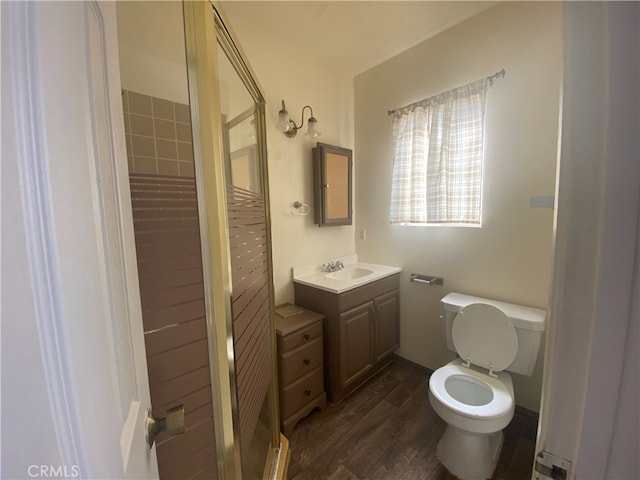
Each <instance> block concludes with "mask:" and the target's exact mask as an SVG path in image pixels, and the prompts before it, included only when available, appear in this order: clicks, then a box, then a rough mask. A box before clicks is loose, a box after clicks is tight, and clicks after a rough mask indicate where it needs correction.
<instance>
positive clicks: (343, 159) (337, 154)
mask: <svg viewBox="0 0 640 480" xmlns="http://www.w3.org/2000/svg"><path fill="white" fill-rule="evenodd" d="M352 175H353V153H352V151H351V150H350V149H348V148H343V147H337V146H335V145H328V144H326V143H318V144H317V146H316V147H315V148H314V149H313V214H314V223H316V224H318V226H319V227H331V226H339V225H351V223H352V203H353V201H352V198H353V192H352Z"/></svg>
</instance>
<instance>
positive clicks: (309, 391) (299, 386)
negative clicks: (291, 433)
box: [280, 367, 324, 418]
mask: <svg viewBox="0 0 640 480" xmlns="http://www.w3.org/2000/svg"><path fill="white" fill-rule="evenodd" d="M322 392H324V379H323V374H322V367H318V368H316V369H315V370H314V371H313V372H311V373H309V374H308V375H305V376H304V377H302V378H301V379H300V380H298V381H297V382H295V383H292V384H291V385H289V386H288V387H285V388H283V389H282V395H281V397H280V405H281V407H282V409H281V410H282V411H281V412H280V417H281V418H289V417H290V416H291V415H293V414H294V413H296V412H297V411H298V410H300V409H301V408H302V407H304V406H305V405H306V404H307V403H308V402H310V401H311V400H313V399H314V398H316V397H317V396H318V395H320V394H321V393H322Z"/></svg>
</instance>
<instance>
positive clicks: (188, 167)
mask: <svg viewBox="0 0 640 480" xmlns="http://www.w3.org/2000/svg"><path fill="white" fill-rule="evenodd" d="M178 168H179V169H180V176H181V177H190V178H193V177H195V176H196V175H195V171H194V168H193V162H178Z"/></svg>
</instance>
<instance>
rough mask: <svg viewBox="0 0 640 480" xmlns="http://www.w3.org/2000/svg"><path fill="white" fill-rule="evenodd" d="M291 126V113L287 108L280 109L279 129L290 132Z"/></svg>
mask: <svg viewBox="0 0 640 480" xmlns="http://www.w3.org/2000/svg"><path fill="white" fill-rule="evenodd" d="M290 128H291V122H290V121H289V113H288V112H287V111H286V110H280V112H279V113H278V130H280V131H281V132H288V131H289V129H290Z"/></svg>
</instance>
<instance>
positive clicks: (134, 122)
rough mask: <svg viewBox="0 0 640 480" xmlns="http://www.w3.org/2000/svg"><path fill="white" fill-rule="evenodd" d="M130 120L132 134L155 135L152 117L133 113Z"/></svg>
mask: <svg viewBox="0 0 640 480" xmlns="http://www.w3.org/2000/svg"><path fill="white" fill-rule="evenodd" d="M129 122H130V123H131V133H132V134H134V135H145V136H147V137H153V119H152V118H151V117H149V116H147V115H138V114H136V113H132V114H130V115H129Z"/></svg>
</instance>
